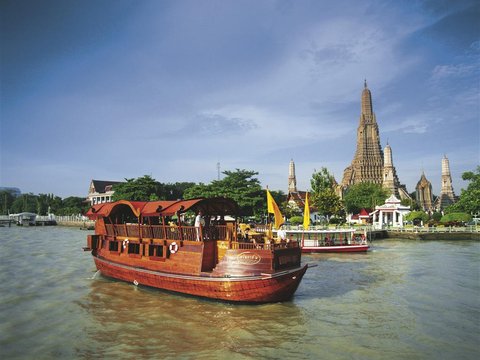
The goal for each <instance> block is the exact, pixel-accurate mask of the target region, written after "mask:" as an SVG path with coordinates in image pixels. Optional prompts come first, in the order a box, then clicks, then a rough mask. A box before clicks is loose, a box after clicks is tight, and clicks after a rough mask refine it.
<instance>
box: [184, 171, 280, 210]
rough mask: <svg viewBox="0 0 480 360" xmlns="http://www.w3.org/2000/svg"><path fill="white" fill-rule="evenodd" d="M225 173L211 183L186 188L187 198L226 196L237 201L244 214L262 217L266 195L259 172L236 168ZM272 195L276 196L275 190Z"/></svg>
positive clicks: (185, 195)
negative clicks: (258, 177) (222, 176)
mask: <svg viewBox="0 0 480 360" xmlns="http://www.w3.org/2000/svg"><path fill="white" fill-rule="evenodd" d="M223 174H224V175H225V177H224V178H223V179H221V180H214V181H212V182H211V183H210V184H202V183H201V184H199V185H195V186H193V187H190V188H188V189H186V190H185V193H184V197H185V199H192V198H196V197H217V196H224V197H228V198H231V199H232V200H235V201H236V202H237V204H238V205H239V207H240V210H241V213H242V215H246V216H247V215H255V216H258V217H261V216H262V214H263V213H264V212H265V210H264V209H266V197H265V192H264V191H263V190H262V187H261V186H260V181H259V180H258V179H257V178H256V177H255V175H258V173H257V172H255V171H250V170H240V169H236V170H235V171H224V172H223ZM272 196H274V197H275V195H274V194H273V192H272ZM277 196H278V195H277Z"/></svg>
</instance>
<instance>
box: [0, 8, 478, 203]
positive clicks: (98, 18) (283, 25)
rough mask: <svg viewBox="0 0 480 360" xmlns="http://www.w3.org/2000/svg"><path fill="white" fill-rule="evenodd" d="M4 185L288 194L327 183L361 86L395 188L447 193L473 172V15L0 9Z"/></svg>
mask: <svg viewBox="0 0 480 360" xmlns="http://www.w3.org/2000/svg"><path fill="white" fill-rule="evenodd" d="M0 16H1V35H0V36H1V38H0V46H1V67H0V76H1V78H0V80H1V108H0V121H1V123H0V186H15V187H19V188H20V189H21V190H22V192H33V193H35V194H38V193H54V194H56V195H59V196H61V197H66V196H72V195H75V196H85V195H86V194H87V192H88V186H89V183H90V180H91V179H100V180H123V179H124V178H136V177H140V176H143V175H146V174H147V175H151V176H152V177H153V178H155V179H156V180H158V181H160V182H163V183H172V182H177V181H193V182H203V183H209V182H210V181H212V180H215V179H216V178H217V163H220V168H221V171H225V170H235V169H237V168H238V169H247V170H254V171H257V172H258V173H259V175H258V178H259V180H260V181H261V183H262V185H263V186H267V185H268V186H269V188H270V189H273V190H283V191H284V192H286V191H287V185H288V181H287V180H288V165H289V162H290V159H293V160H294V161H295V165H296V175H297V185H298V188H299V189H300V190H308V189H309V188H310V179H311V176H312V173H313V172H314V171H315V170H319V169H320V168H321V167H327V168H328V169H329V170H330V172H331V173H333V174H334V175H335V177H336V179H337V181H341V178H342V176H343V170H344V169H345V167H347V166H348V165H350V163H351V161H352V159H353V155H354V153H355V147H356V131H357V126H358V122H359V116H360V95H361V91H362V89H363V82H364V79H367V83H368V87H369V88H370V90H371V92H372V97H373V110H374V112H375V113H376V117H377V122H378V125H379V128H380V139H381V143H382V147H384V146H385V145H386V144H387V142H388V143H389V144H390V146H391V147H392V152H393V162H394V165H395V167H396V169H397V174H398V176H399V179H400V182H402V183H404V184H406V186H407V189H408V191H409V192H412V191H414V190H415V185H416V183H417V182H418V180H419V179H420V176H421V174H422V171H424V172H425V175H426V177H427V179H429V180H430V182H431V183H432V185H433V191H434V193H435V194H439V192H440V179H441V160H442V157H443V156H444V155H446V156H447V157H448V158H449V161H450V167H451V171H452V179H453V185H454V190H455V192H456V193H457V194H460V189H461V188H462V187H463V188H464V187H465V186H466V183H465V182H463V181H462V179H461V175H462V173H463V172H465V171H473V170H475V169H476V167H477V166H478V165H479V163H480V145H479V142H480V127H479V124H480V110H479V102H480V101H479V93H480V89H479V84H480V75H479V52H480V28H479V25H478V23H479V21H478V20H479V19H480V5H479V3H478V1H443V0H438V1H433V0H428V1H420V0H417V1H413V0H412V1H369V0H365V1H354V0H349V1H343V0H337V1H333V2H332V1H323V0H312V1H308V0H299V1H293V0H292V1H288V0H284V1H267V0H264V1H258V0H255V1H248V0H242V1H228V0H218V1H207V0H205V1H200V0H198V1H181V0H178V1H133V0H130V1H124V0H116V1H113V0H112V1H102V0H100V1H98V0H97V1H68V0H67V1H65V0H59V1H48V0H47V1H9V0H6V1H5V0H4V1H2V2H1V3H0Z"/></svg>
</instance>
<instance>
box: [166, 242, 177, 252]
mask: <svg viewBox="0 0 480 360" xmlns="http://www.w3.org/2000/svg"><path fill="white" fill-rule="evenodd" d="M168 249H169V250H170V253H172V254H175V253H176V252H177V251H178V245H177V243H176V242H175V241H174V242H172V243H171V244H170V246H169V247H168Z"/></svg>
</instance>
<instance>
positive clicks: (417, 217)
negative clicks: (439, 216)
mask: <svg viewBox="0 0 480 360" xmlns="http://www.w3.org/2000/svg"><path fill="white" fill-rule="evenodd" d="M428 218H429V216H428V214H427V213H426V212H425V211H411V212H409V213H408V214H407V215H406V216H405V220H407V221H412V222H413V223H414V224H415V225H418V224H419V223H420V222H421V221H423V223H424V224H426V223H427V221H428Z"/></svg>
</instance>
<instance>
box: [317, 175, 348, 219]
mask: <svg viewBox="0 0 480 360" xmlns="http://www.w3.org/2000/svg"><path fill="white" fill-rule="evenodd" d="M310 185H311V187H312V193H311V199H310V201H311V204H312V205H313V206H314V207H316V208H317V210H318V213H319V214H320V215H324V216H326V217H327V218H330V217H331V216H332V215H340V213H341V210H342V202H341V200H340V197H339V196H338V195H337V194H336V193H335V186H336V181H335V178H334V177H333V175H331V174H330V173H329V171H328V169H327V168H325V167H322V168H321V169H320V171H315V172H314V173H313V174H312V178H311V179H310Z"/></svg>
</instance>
